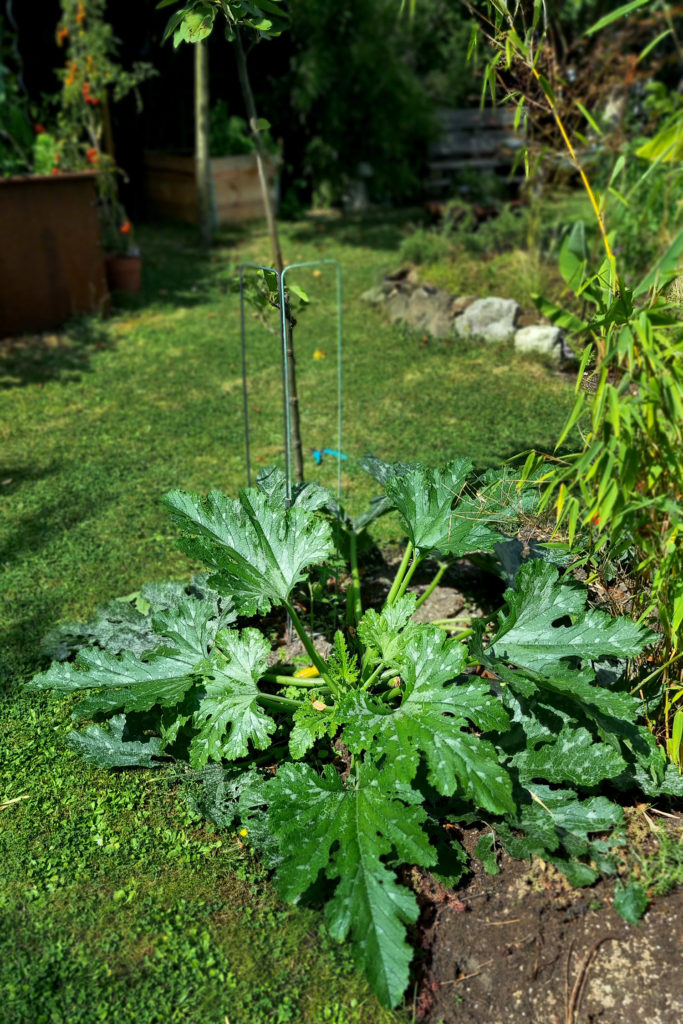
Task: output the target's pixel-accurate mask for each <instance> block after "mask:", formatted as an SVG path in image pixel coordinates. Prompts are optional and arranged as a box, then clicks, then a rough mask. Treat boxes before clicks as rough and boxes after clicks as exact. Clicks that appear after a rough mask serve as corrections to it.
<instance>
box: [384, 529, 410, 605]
mask: <svg viewBox="0 0 683 1024" xmlns="http://www.w3.org/2000/svg"><path fill="white" fill-rule="evenodd" d="M412 554H413V545H412V544H411V542H410V541H408V544H407V546H406V549H405V551H404V553H403V558H402V559H401V564H400V565H399V567H398V569H397V571H396V577H395V579H394V582H393V583H392V584H391V590H390V591H389V593H388V594H387V604H393V603H394V601H395V600H396V595H397V594H398V592H399V589H400V586H401V584H402V583H403V577H404V576H405V574H406V570H407V568H408V563H409V562H410V559H411V556H412Z"/></svg>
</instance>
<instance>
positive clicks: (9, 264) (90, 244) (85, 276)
mask: <svg viewBox="0 0 683 1024" xmlns="http://www.w3.org/2000/svg"><path fill="white" fill-rule="evenodd" d="M108 300H109V295H108V291H107V281H106V275H105V270H104V254H103V252H102V246H101V244H100V228H99V222H98V219H97V211H96V193H95V174H94V173H92V172H83V173H78V174H54V175H50V174H45V175H43V174H32V175H26V176H25V177H16V178H4V179H0V336H12V335H17V334H22V333H24V332H26V331H42V330H47V329H49V328H52V327H58V326H59V325H60V324H63V323H64V322H65V321H66V320H68V319H69V318H70V317H72V316H74V314H76V313H94V312H97V311H98V310H99V309H101V308H102V307H103V306H105V305H106V303H107V302H108Z"/></svg>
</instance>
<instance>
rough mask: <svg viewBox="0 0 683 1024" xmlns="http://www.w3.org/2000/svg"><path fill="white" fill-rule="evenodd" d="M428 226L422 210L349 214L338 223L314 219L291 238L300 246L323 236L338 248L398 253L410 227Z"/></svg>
mask: <svg viewBox="0 0 683 1024" xmlns="http://www.w3.org/2000/svg"><path fill="white" fill-rule="evenodd" d="M425 222H426V214H425V211H424V210H422V209H420V208H419V207H408V208H406V209H404V210H390V211H387V210H381V211H377V212H375V211H368V212H366V213H347V214H344V215H343V216H342V217H339V218H338V219H332V218H324V219H323V218H320V219H318V218H311V221H310V223H307V224H303V225H301V226H299V227H296V228H295V229H294V230H293V231H292V234H291V237H292V238H293V239H294V240H295V241H297V242H310V243H313V244H314V243H315V242H316V241H318V240H319V239H320V237H321V236H324V237H325V238H328V239H331V240H333V241H334V242H336V243H337V244H339V245H355V246H358V247H360V248H364V249H386V250H389V251H391V252H396V251H397V250H398V248H399V246H400V245H401V242H402V241H403V239H404V237H405V235H406V230H407V229H408V227H410V228H411V229H412V228H414V227H415V226H416V224H417V225H422V224H424V223H425Z"/></svg>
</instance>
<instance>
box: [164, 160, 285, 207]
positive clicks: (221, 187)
mask: <svg viewBox="0 0 683 1024" xmlns="http://www.w3.org/2000/svg"><path fill="white" fill-rule="evenodd" d="M266 173H267V175H268V182H269V185H270V194H271V197H272V199H273V202H275V199H276V191H277V186H276V166H275V164H274V163H273V162H272V161H268V164H267V168H266ZM211 187H212V194H213V214H214V221H215V223H216V224H240V223H243V222H244V221H249V220H257V219H258V218H260V217H263V216H264V212H263V201H262V199H261V188H260V185H259V178H258V171H257V168H256V157H255V156H254V155H253V154H252V153H247V154H245V155H241V156H222V157H212V159H211ZM145 196H146V199H147V208H148V211H149V213H151V214H153V215H155V216H157V217H170V218H173V219H175V220H182V221H185V223H186V224H196V223H197V185H196V171H195V159H194V157H193V156H174V155H172V154H170V153H146V154H145Z"/></svg>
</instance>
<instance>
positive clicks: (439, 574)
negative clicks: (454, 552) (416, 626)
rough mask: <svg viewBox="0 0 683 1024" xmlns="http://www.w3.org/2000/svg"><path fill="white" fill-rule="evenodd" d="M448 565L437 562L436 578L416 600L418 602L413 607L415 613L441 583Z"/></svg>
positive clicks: (447, 563)
mask: <svg viewBox="0 0 683 1024" xmlns="http://www.w3.org/2000/svg"><path fill="white" fill-rule="evenodd" d="M449 565H450V563H449V562H439V571H438V572H437V574H436V576H435V577H434V579H433V580H432V582H431V583H430V584H429V586H428V587H427V589H426V590H425V592H424V594H422V596H421V597H420V598H419V599H418V602H417V604H416V605H415V611H417V609H418V608H419V607H420V606H421V605H423V604H424V603H425V601H426V600H427V598H428V597H430V596H431V595H432V594H433V593H434V591H435V590H436V588H437V587H438V585H439V583H441V580H442V579H443V574H444V573H445V571H446V569H447V568H448V566H449Z"/></svg>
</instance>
